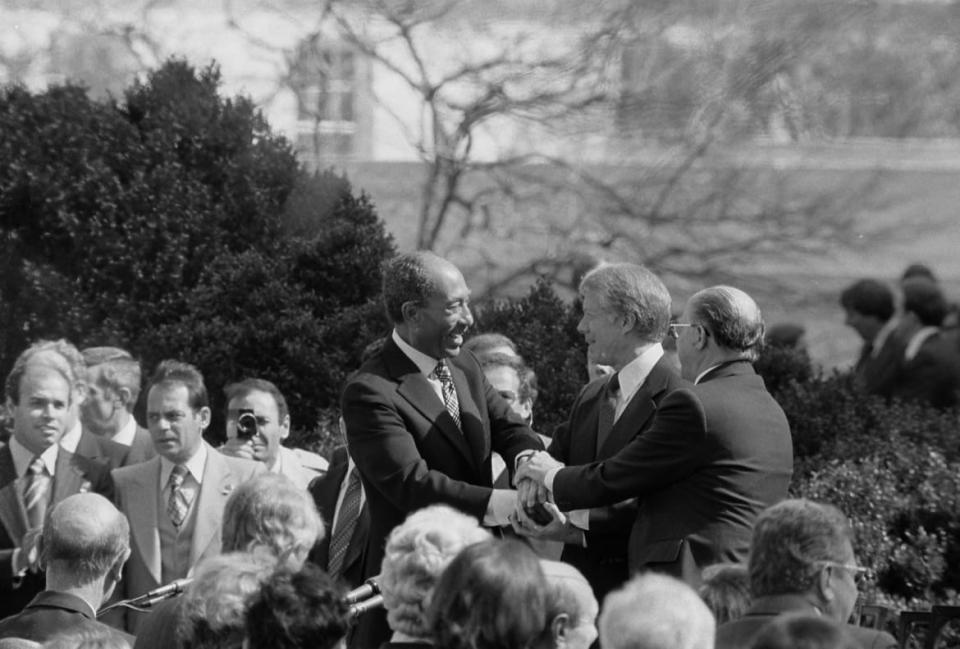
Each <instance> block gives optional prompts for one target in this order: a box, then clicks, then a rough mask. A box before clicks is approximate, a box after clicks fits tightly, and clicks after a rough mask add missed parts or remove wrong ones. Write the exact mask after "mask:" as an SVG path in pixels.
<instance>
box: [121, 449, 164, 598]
mask: <svg viewBox="0 0 960 649" xmlns="http://www.w3.org/2000/svg"><path fill="white" fill-rule="evenodd" d="M162 489H163V485H161V484H160V458H159V457H156V458H154V459H153V460H151V461H149V462H147V463H144V464H142V465H141V466H138V467H137V470H136V473H133V474H131V476H130V496H129V502H128V504H127V507H125V513H126V514H127V516H129V517H130V532H131V535H132V536H133V542H134V543H136V544H137V547H138V548H139V549H140V556H141V557H142V558H143V563H144V565H145V566H146V567H147V570H149V571H150V575H151V576H152V577H153V579H154V581H155V582H156V583H158V584H159V583H160V579H161V562H160V534H159V532H157V500H158V499H159V497H160V496H159V494H160V492H161V491H162Z"/></svg>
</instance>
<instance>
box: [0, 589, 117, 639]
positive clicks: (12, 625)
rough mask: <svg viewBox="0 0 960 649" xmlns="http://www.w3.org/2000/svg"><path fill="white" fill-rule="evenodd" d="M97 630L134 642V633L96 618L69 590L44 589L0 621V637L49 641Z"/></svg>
mask: <svg viewBox="0 0 960 649" xmlns="http://www.w3.org/2000/svg"><path fill="white" fill-rule="evenodd" d="M83 632H89V633H96V634H98V635H100V634H107V635H111V636H113V635H116V636H119V637H120V638H122V639H123V641H124V642H126V643H127V644H128V645H130V646H133V636H132V635H128V634H126V633H123V632H121V631H117V630H116V629H114V628H113V627H109V626H107V625H106V624H103V623H101V622H97V620H96V619H95V618H93V617H91V615H90V612H89V607H88V606H87V604H86V602H84V601H83V600H82V599H80V598H79V597H77V596H76V595H71V594H70V593H60V592H57V591H52V590H45V591H43V592H42V593H40V594H38V595H37V596H36V597H34V598H33V601H31V602H30V603H29V604H27V607H26V608H25V609H23V611H22V612H20V613H17V614H16V615H13V616H11V617H8V618H6V619H5V620H3V621H0V638H23V639H25V640H33V641H34V642H46V641H47V640H50V639H51V638H54V637H56V636H58V635H61V634H73V633H83Z"/></svg>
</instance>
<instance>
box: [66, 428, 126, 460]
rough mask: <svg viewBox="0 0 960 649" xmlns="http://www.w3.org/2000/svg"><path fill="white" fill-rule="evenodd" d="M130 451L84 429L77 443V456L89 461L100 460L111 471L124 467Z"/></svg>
mask: <svg viewBox="0 0 960 649" xmlns="http://www.w3.org/2000/svg"><path fill="white" fill-rule="evenodd" d="M128 452H129V449H128V448H127V447H126V446H124V445H123V444H117V443H116V442H114V441H112V440H109V439H105V438H103V437H100V436H98V435H95V434H93V433H91V432H90V431H89V430H86V429H84V430H83V432H82V433H80V440H79V441H78V442H77V450H76V451H75V454H76V455H79V456H81V457H85V458H87V459H88V460H99V461H101V462H104V463H106V464H109V465H110V468H111V469H116V468H117V467H118V466H123V461H124V460H125V459H126V457H127V453H128Z"/></svg>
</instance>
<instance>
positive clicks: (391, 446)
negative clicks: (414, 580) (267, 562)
mask: <svg viewBox="0 0 960 649" xmlns="http://www.w3.org/2000/svg"><path fill="white" fill-rule="evenodd" d="M383 299H384V304H385V307H386V310H387V315H388V316H389V318H390V320H391V321H392V323H393V326H394V329H393V333H392V334H391V336H390V337H389V338H388V339H387V340H386V342H385V343H384V345H383V348H382V349H381V350H380V352H379V353H378V354H376V355H374V356H373V357H372V358H370V359H369V360H368V361H367V362H365V363H364V364H363V365H362V366H361V367H360V369H359V370H358V371H357V372H356V373H355V374H354V375H353V376H352V377H351V378H350V379H349V381H348V382H347V385H346V387H345V388H344V391H343V397H342V406H343V418H344V421H345V422H346V427H347V440H348V444H347V446H348V448H349V449H350V455H351V457H352V458H353V460H354V462H355V463H356V466H357V469H359V471H360V477H361V479H362V482H363V488H364V492H365V494H366V497H367V506H368V507H369V508H370V533H369V536H368V538H367V555H366V556H367V558H366V573H367V576H372V575H376V574H378V572H379V570H380V562H381V560H382V558H383V547H384V541H385V539H386V537H387V535H388V534H389V533H390V530H392V529H393V528H394V527H395V526H396V525H398V524H400V523H401V522H403V520H404V519H405V518H406V516H407V514H409V513H411V512H413V511H416V510H418V509H421V508H423V507H426V506H427V505H434V504H446V505H450V506H452V507H455V508H457V509H459V510H461V511H463V512H465V513H467V514H470V515H472V516H475V517H476V518H477V519H478V520H480V521H481V522H482V523H484V524H485V525H490V526H497V525H507V524H508V519H509V516H510V514H511V513H513V511H514V509H515V506H516V493H515V492H514V491H512V490H500V489H493V488H492V486H491V485H492V479H491V470H490V453H491V451H496V452H498V453H500V455H501V456H502V457H503V458H504V460H505V461H506V463H507V466H508V467H509V468H510V469H511V470H512V469H513V467H514V464H515V462H516V460H517V457H518V455H519V454H521V453H522V452H523V451H528V450H538V449H541V448H542V445H541V443H540V440H539V439H538V438H537V437H536V435H535V434H534V433H533V432H532V431H531V430H530V428H529V427H527V425H526V424H524V423H523V422H522V421H520V419H519V418H518V417H517V416H516V415H515V414H513V413H512V412H511V410H510V406H509V405H508V404H507V403H506V402H505V401H504V400H503V398H501V397H500V395H499V394H498V393H497V392H496V391H495V390H494V389H493V388H492V387H491V386H490V385H489V384H488V383H487V381H486V379H485V378H484V375H483V372H482V371H481V369H480V366H479V364H478V363H477V360H476V358H475V357H474V356H473V355H472V354H470V353H469V352H465V353H462V354H461V353H460V347H461V345H463V340H464V334H465V332H466V331H467V329H469V327H470V326H471V325H472V324H473V315H472V314H471V313H470V306H469V301H470V291H469V289H467V285H466V282H465V281H464V279H463V275H461V273H460V271H459V270H458V269H457V268H456V266H454V265H453V264H451V263H450V262H448V261H446V260H444V259H441V258H440V257H437V256H436V255H434V254H432V253H429V252H413V253H406V254H402V255H398V256H397V257H395V258H394V259H392V260H391V261H390V262H388V264H387V266H386V267H385V269H384V277H383ZM362 623H363V624H367V623H368V622H366V621H362ZM369 624H373V623H372V622H369ZM387 637H389V631H388V629H387V627H386V624H385V620H383V619H381V620H380V633H378V634H374V635H373V636H370V637H367V638H365V639H366V640H367V641H366V642H365V644H364V645H363V646H376V645H378V644H379V642H378V640H386V639H387Z"/></svg>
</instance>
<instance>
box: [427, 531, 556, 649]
mask: <svg viewBox="0 0 960 649" xmlns="http://www.w3.org/2000/svg"><path fill="white" fill-rule="evenodd" d="M548 605H549V601H548V596H547V583H546V580H545V578H544V576H543V570H541V568H540V563H539V561H538V560H537V556H536V555H535V554H534V552H533V550H531V549H530V548H529V546H527V545H525V544H523V543H521V542H519V541H516V540H512V539H510V540H500V539H490V540H488V541H482V542H480V543H474V544H473V545H468V546H467V547H465V548H464V549H463V550H462V551H461V552H460V554H458V555H457V556H456V557H455V558H454V559H453V561H451V562H450V565H448V566H447V568H446V570H444V571H443V574H442V575H441V576H440V580H439V581H438V582H437V585H436V587H435V588H434V590H433V597H431V599H430V605H429V608H428V609H427V619H428V621H429V625H430V630H431V636H432V637H433V640H434V642H435V643H436V644H437V646H439V647H443V648H444V649H529V648H532V647H547V646H549V645H550V643H551V641H550V633H549V620H548V619H547V615H548V612H549V610H548Z"/></svg>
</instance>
